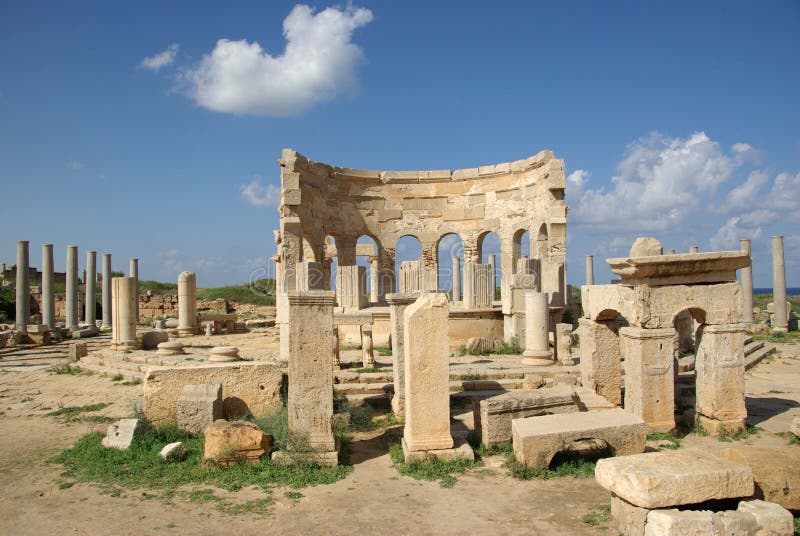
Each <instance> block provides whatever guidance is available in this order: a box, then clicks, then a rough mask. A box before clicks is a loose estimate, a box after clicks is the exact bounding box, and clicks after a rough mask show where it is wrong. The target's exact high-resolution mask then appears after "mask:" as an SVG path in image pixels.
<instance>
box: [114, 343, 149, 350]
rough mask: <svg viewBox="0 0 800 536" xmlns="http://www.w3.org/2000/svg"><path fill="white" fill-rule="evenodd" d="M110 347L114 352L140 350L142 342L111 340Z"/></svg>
mask: <svg viewBox="0 0 800 536" xmlns="http://www.w3.org/2000/svg"><path fill="white" fill-rule="evenodd" d="M111 349H112V350H114V351H115V352H130V351H134V350H141V349H142V343H141V342H139V341H111Z"/></svg>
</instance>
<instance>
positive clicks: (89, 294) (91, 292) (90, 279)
mask: <svg viewBox="0 0 800 536" xmlns="http://www.w3.org/2000/svg"><path fill="white" fill-rule="evenodd" d="M84 283H85V284H86V306H85V309H86V310H85V311H84V315H83V316H84V318H85V319H86V323H87V324H89V327H92V328H93V327H95V321H96V320H97V252H96V251H87V252H86V281H84Z"/></svg>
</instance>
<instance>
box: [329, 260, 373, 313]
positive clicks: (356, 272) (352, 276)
mask: <svg viewBox="0 0 800 536" xmlns="http://www.w3.org/2000/svg"><path fill="white" fill-rule="evenodd" d="M366 277H367V272H366V268H364V267H363V266H339V267H337V269H336V301H337V302H338V304H339V307H342V308H343V309H345V310H351V311H352V310H354V309H363V308H364V307H366V305H367V279H366Z"/></svg>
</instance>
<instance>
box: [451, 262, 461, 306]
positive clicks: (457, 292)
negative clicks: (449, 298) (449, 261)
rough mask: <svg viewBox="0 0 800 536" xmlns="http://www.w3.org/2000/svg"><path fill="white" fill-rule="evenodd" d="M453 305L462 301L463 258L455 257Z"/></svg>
mask: <svg viewBox="0 0 800 536" xmlns="http://www.w3.org/2000/svg"><path fill="white" fill-rule="evenodd" d="M452 281H453V303H455V302H457V301H461V257H453V274H452Z"/></svg>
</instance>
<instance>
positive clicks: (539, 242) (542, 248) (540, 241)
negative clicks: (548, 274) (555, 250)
mask: <svg viewBox="0 0 800 536" xmlns="http://www.w3.org/2000/svg"><path fill="white" fill-rule="evenodd" d="M547 240H548V236H547V224H545V223H543V224H542V225H541V226H540V227H539V232H538V233H537V234H536V251H535V252H532V253H534V255H535V258H537V259H545V258H547V247H548V245H547Z"/></svg>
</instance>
